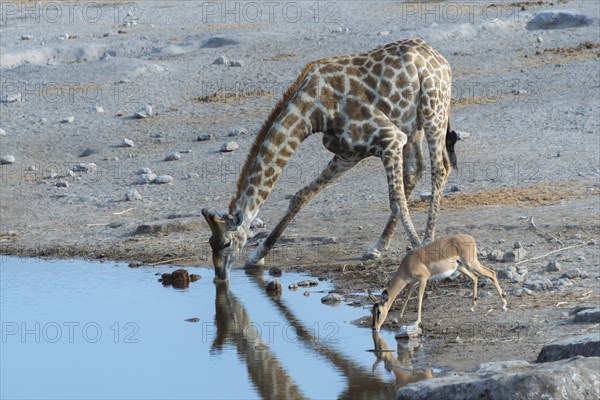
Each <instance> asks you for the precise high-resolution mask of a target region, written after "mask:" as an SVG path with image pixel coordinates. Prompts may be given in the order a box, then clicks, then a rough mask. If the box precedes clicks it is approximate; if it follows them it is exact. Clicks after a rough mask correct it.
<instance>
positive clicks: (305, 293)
mask: <svg viewBox="0 0 600 400" xmlns="http://www.w3.org/2000/svg"><path fill="white" fill-rule="evenodd" d="M302 294H303V295H304V297H308V296H310V292H309V291H308V290H307V291H305V292H304V293H302Z"/></svg>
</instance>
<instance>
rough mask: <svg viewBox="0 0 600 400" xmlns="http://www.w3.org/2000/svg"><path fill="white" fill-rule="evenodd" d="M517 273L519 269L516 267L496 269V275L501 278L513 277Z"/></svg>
mask: <svg viewBox="0 0 600 400" xmlns="http://www.w3.org/2000/svg"><path fill="white" fill-rule="evenodd" d="M515 274H517V269H516V268H515V267H510V268H501V269H499V270H497V271H496V276H497V277H498V278H499V279H512V277H513V276H515Z"/></svg>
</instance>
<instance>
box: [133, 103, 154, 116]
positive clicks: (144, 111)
mask: <svg viewBox="0 0 600 400" xmlns="http://www.w3.org/2000/svg"><path fill="white" fill-rule="evenodd" d="M153 115H154V111H153V110H152V106H149V105H145V106H144V107H142V108H140V109H139V110H137V111H136V112H135V113H134V114H133V116H134V117H135V118H141V119H143V118H149V117H151V116H153Z"/></svg>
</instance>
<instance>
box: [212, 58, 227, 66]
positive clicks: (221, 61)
mask: <svg viewBox="0 0 600 400" xmlns="http://www.w3.org/2000/svg"><path fill="white" fill-rule="evenodd" d="M213 64H216V65H227V64H229V60H228V59H227V57H225V56H219V57H217V58H215V61H213Z"/></svg>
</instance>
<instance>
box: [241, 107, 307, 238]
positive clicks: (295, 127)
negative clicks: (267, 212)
mask: <svg viewBox="0 0 600 400" xmlns="http://www.w3.org/2000/svg"><path fill="white" fill-rule="evenodd" d="M301 97H302V96H297V97H296V100H295V101H294V100H290V101H288V103H286V104H285V105H283V106H282V107H281V108H280V112H279V113H278V114H277V115H276V116H275V117H274V118H270V121H267V124H266V125H264V126H263V128H262V129H261V133H259V135H258V137H257V140H256V142H255V143H254V145H253V146H252V149H251V150H250V154H249V155H248V159H247V160H246V162H245V164H244V167H243V169H242V173H241V175H240V177H239V180H238V189H237V194H236V196H235V197H234V198H233V199H232V201H231V203H230V205H229V212H230V214H231V215H233V216H236V218H239V219H238V221H240V222H238V226H239V227H242V228H243V229H244V230H245V231H248V230H249V229H250V225H251V224H252V221H253V220H254V218H256V215H257V214H258V212H259V211H260V208H261V207H262V205H263V204H264V202H265V200H266V199H267V197H268V196H269V194H270V192H271V190H272V189H273V186H274V185H275V182H276V181H277V178H279V176H280V175H281V172H282V171H283V168H284V167H285V166H286V164H287V163H288V161H289V160H290V158H291V157H292V155H293V154H294V152H295V151H296V149H297V148H298V146H299V145H300V143H301V142H302V141H303V140H304V139H306V138H307V137H308V136H309V135H310V134H311V133H312V131H313V129H312V124H311V120H310V116H307V115H305V113H304V112H301V109H302V108H303V107H302V105H301V104H300V102H301ZM299 107H300V108H299Z"/></svg>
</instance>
